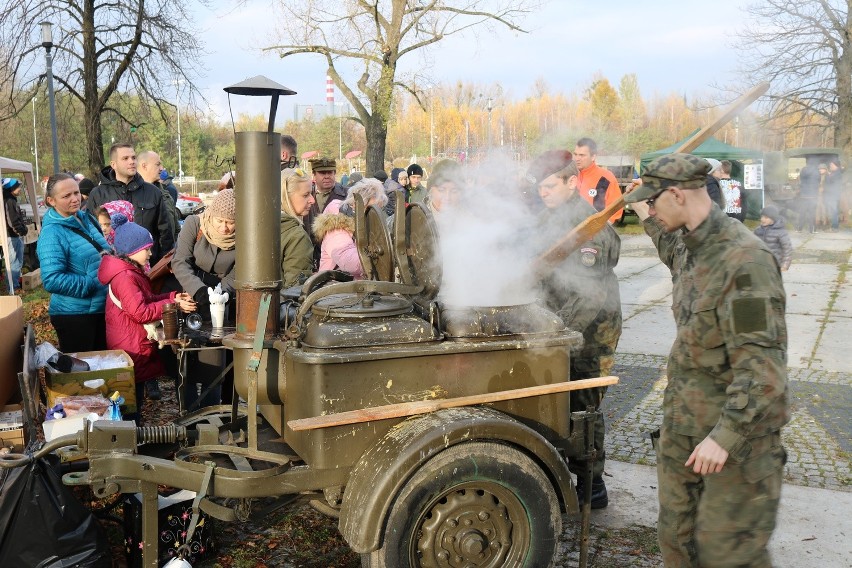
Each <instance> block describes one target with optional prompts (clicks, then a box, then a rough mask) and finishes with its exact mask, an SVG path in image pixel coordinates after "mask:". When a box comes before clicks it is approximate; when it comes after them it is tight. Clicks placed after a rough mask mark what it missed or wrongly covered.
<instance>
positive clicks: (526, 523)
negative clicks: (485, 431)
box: [361, 442, 562, 568]
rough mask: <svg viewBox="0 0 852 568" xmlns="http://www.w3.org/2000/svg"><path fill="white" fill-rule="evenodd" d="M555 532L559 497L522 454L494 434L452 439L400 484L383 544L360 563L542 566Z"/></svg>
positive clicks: (381, 566) (376, 566)
mask: <svg viewBox="0 0 852 568" xmlns="http://www.w3.org/2000/svg"><path fill="white" fill-rule="evenodd" d="M561 532H562V517H561V514H560V510H559V500H558V499H557V497H556V493H555V491H554V489H553V486H552V484H551V483H550V481H549V480H548V478H547V476H546V475H545V474H544V472H543V471H542V470H541V468H540V467H539V466H538V465H537V464H536V463H535V462H534V461H533V460H532V459H531V458H530V457H529V456H527V455H526V454H524V453H522V452H520V451H518V450H516V449H514V448H511V447H508V446H505V445H502V444H498V443H493V442H470V443H466V444H459V445H457V446H453V447H451V448H449V449H447V450H445V451H443V452H441V453H440V454H438V455H437V456H435V457H434V458H432V459H431V460H430V461H428V462H426V463H425V464H424V465H423V466H421V467H420V469H419V470H417V472H416V473H415V474H414V475H413V476H412V477H411V479H409V480H408V482H407V483H406V484H405V485H404V486H403V488H402V490H401V491H400V494H399V495H398V496H397V498H396V500H395V501H394V504H393V506H392V507H391V510H390V512H389V514H388V518H387V523H386V525H385V533H384V538H383V542H382V548H380V549H379V550H376V551H374V552H372V553H370V554H365V555H363V556H362V557H361V558H362V561H361V562H362V566H363V567H364V568H432V567H436V568H450V567H456V566H465V567H468V566H469V567H476V568H498V567H502V566H525V567H537V566H542V567H547V566H550V565H551V564H552V562H553V557H554V554H555V552H556V545H557V539H558V537H559V535H560V534H561Z"/></svg>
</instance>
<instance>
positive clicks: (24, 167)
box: [0, 156, 41, 294]
mask: <svg viewBox="0 0 852 568" xmlns="http://www.w3.org/2000/svg"><path fill="white" fill-rule="evenodd" d="M8 174H23V175H24V185H25V186H26V191H27V199H28V201H29V203H30V205H31V206H32V210H33V223H34V225H32V224H31V225H30V226H29V232H28V233H27V236H25V237H24V244H30V243H34V242H35V241H37V240H38V235H39V233H40V232H41V219H40V218H39V215H38V201H36V185H35V180H34V179H33V166H32V164H30V163H29V162H21V161H19V160H12V159H9V158H3V157H2V156H0V179H2V178H4V177H9V176H8ZM8 246H9V232H8V230H7V228H6V208H5V207H0V247H2V249H3V262H4V263H5V266H6V279H7V281H8V283H9V294H14V286H13V285H12V263H11V262H9V251H8V250H7V249H8Z"/></svg>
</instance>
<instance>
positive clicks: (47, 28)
mask: <svg viewBox="0 0 852 568" xmlns="http://www.w3.org/2000/svg"><path fill="white" fill-rule="evenodd" d="M40 25H41V45H42V47H44V59H45V62H46V64H47V98H48V101H49V102H50V136H51V139H52V142H53V173H55V174H58V173H59V137H58V136H57V134H56V100H55V98H54V94H53V56H52V55H51V53H50V49H51V48H52V47H53V33H52V31H51V26H52V25H53V24H51V23H50V22H47V21H45V22H42V23H41V24H40Z"/></svg>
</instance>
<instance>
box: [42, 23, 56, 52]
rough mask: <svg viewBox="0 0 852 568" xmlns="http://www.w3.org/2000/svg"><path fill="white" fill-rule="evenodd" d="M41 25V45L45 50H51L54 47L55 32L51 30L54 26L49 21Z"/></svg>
mask: <svg viewBox="0 0 852 568" xmlns="http://www.w3.org/2000/svg"><path fill="white" fill-rule="evenodd" d="M39 25H40V26H41V45H42V47H44V48H45V49H48V50H49V49H50V48H51V47H53V31H52V30H51V28H52V27H53V24H51V23H50V22H48V21H44V22H41V23H40V24H39Z"/></svg>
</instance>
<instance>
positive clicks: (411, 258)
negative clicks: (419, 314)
mask: <svg viewBox="0 0 852 568" xmlns="http://www.w3.org/2000/svg"><path fill="white" fill-rule="evenodd" d="M397 211H399V210H397ZM400 236H401V235H397V239H399V238H400ZM403 250H404V257H403V254H402V253H401V251H403ZM396 252H397V265H398V266H399V279H400V280H401V281H402V283H403V284H408V285H414V286H420V285H422V286H423V291H422V292H421V293H420V294H419V296H418V299H419V300H421V301H425V302H429V301H431V300H434V299H435V297H436V296H437V295H438V290H439V289H440V287H441V278H442V277H443V265H442V264H441V253H440V239H439V237H438V227H437V225H436V224H435V220H434V219H433V218H432V214H431V213H430V212H429V211H428V210H427V209H426V208H425V207H423V206H422V205H421V204H419V203H412V204H410V205H409V206H408V207H406V209H405V247H404V249H403V248H402V247H400V246H399V245H397V248H396Z"/></svg>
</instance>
